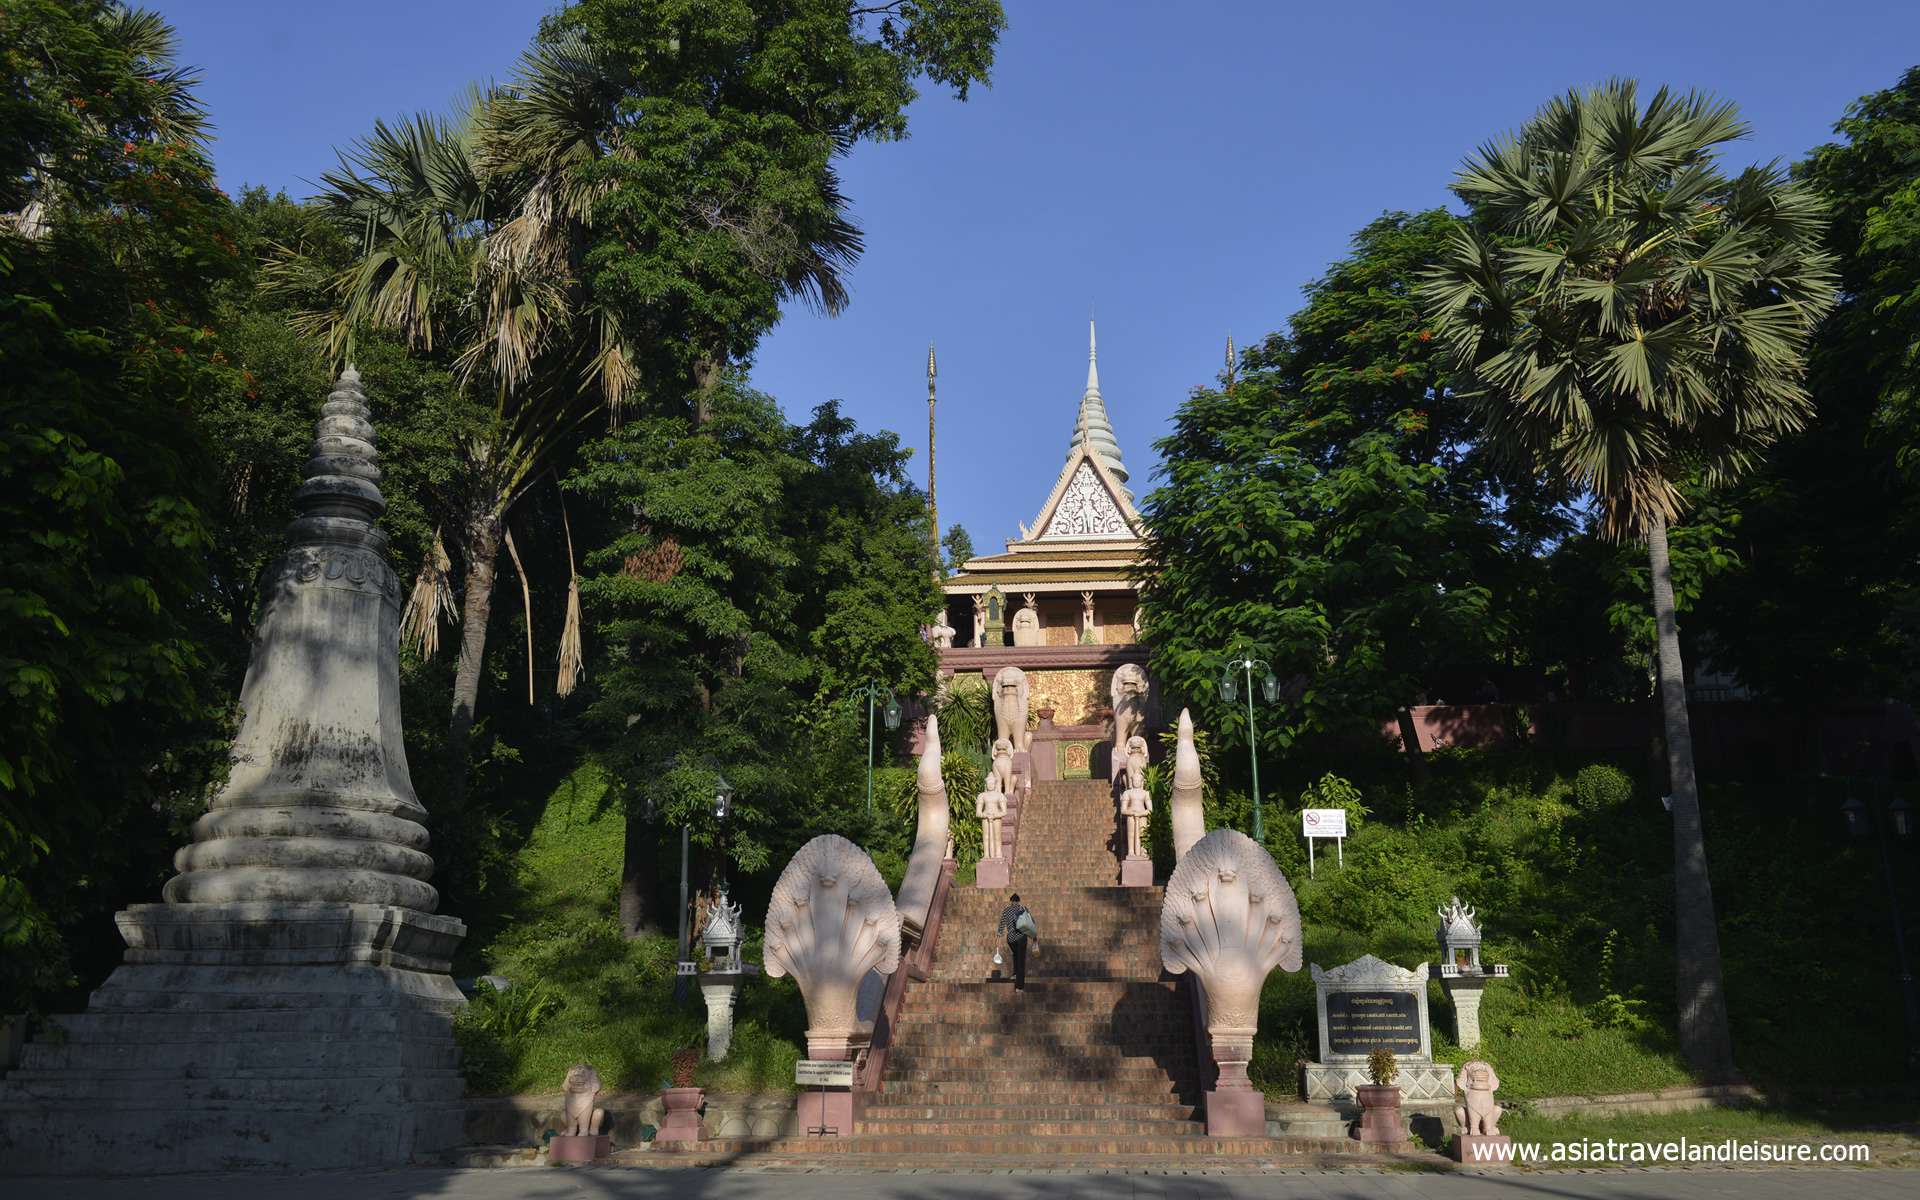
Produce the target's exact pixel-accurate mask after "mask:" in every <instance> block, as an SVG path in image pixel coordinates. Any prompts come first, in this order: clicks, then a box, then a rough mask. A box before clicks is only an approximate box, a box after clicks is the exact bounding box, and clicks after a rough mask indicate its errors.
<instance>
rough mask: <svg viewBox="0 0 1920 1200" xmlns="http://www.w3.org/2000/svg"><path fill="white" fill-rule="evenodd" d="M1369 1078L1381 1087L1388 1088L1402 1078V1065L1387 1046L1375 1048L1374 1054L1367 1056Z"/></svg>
mask: <svg viewBox="0 0 1920 1200" xmlns="http://www.w3.org/2000/svg"><path fill="white" fill-rule="evenodd" d="M1367 1078H1368V1079H1371V1080H1373V1082H1374V1083H1375V1084H1376V1085H1378V1086H1380V1087H1386V1086H1387V1085H1388V1084H1390V1083H1392V1082H1393V1081H1394V1080H1396V1079H1398V1078H1400V1063H1399V1061H1398V1060H1397V1059H1395V1058H1394V1056H1393V1051H1391V1050H1389V1049H1387V1048H1386V1047H1385V1046H1375V1047H1374V1048H1373V1052H1372V1053H1370V1054H1368V1055H1367Z"/></svg>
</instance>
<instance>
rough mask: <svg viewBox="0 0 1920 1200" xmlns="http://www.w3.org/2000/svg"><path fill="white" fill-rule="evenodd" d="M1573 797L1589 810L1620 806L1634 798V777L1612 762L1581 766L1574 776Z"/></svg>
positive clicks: (1577, 802)
mask: <svg viewBox="0 0 1920 1200" xmlns="http://www.w3.org/2000/svg"><path fill="white" fill-rule="evenodd" d="M1573 798H1574V802H1575V803H1576V804H1578V805H1579V806H1580V807H1581V808H1583V809H1586V810H1587V811H1589V812H1594V811H1603V810H1606V809H1610V808H1618V807H1620V806H1621V805H1623V804H1625V803H1627V801H1629V800H1631V799H1633V777H1632V776H1631V775H1628V774H1627V773H1626V772H1625V771H1622V770H1621V769H1620V768H1619V767H1616V766H1614V765H1613V764H1611V763H1594V764H1593V765H1592V766H1587V767H1581V768H1580V773H1579V774H1577V775H1575V776H1574V777H1573Z"/></svg>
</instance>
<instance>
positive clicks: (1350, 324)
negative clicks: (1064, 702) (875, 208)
mask: <svg viewBox="0 0 1920 1200" xmlns="http://www.w3.org/2000/svg"><path fill="white" fill-rule="evenodd" d="M1452 224H1453V219H1452V218H1451V217H1449V216H1447V214H1445V213H1444V212H1440V211H1432V212H1426V213H1421V214H1418V215H1415V216H1408V215H1405V214H1393V215H1389V216H1385V217H1382V218H1381V219H1379V220H1377V221H1375V222H1373V223H1372V224H1370V225H1368V226H1367V227H1366V228H1365V229H1363V230H1361V231H1360V232H1359V233H1358V234H1357V235H1356V236H1355V238H1354V242H1353V253H1352V255H1351V256H1350V257H1348V258H1346V259H1344V260H1342V261H1340V262H1338V263H1336V264H1335V265H1334V266H1333V267H1332V268H1331V269H1330V270H1329V271H1328V273H1327V274H1326V275H1325V276H1323V277H1322V278H1320V279H1319V280H1316V281H1315V282H1314V283H1313V284H1311V285H1310V286H1309V287H1308V289H1307V305H1306V307H1305V308H1303V309H1302V310H1301V311H1300V312H1298V313H1296V314H1295V315H1294V316H1293V318H1292V320H1291V321H1290V323H1289V327H1288V331H1287V332H1285V333H1276V334H1273V335H1271V336H1269V337H1268V338H1267V339H1266V340H1265V341H1264V342H1263V343H1261V344H1259V345H1257V346H1254V347H1251V348H1249V349H1248V351H1247V352H1246V354H1245V356H1244V364H1243V369H1242V370H1241V372H1240V373H1239V376H1238V378H1237V379H1236V380H1235V381H1234V382H1233V383H1232V385H1231V386H1230V387H1223V388H1219V389H1206V390H1199V391H1196V392H1195V393H1194V394H1193V396H1192V397H1191V398H1189V399H1188V400H1187V401H1186V402H1185V403H1184V404H1183V405H1181V407H1180V410H1179V412H1178V413H1176V414H1175V417H1174V432H1173V434H1172V435H1171V436H1169V437H1167V438H1166V439H1165V440H1163V441H1162V442H1161V443H1160V451H1161V454H1162V456H1163V458H1164V462H1165V471H1166V483H1165V485H1164V486H1163V487H1161V488H1158V489H1156V490H1155V491H1154V492H1153V493H1151V494H1150V495H1149V496H1148V497H1147V499H1146V503H1145V515H1146V517H1147V523H1148V526H1149V528H1150V529H1151V531H1152V533H1151V536H1150V537H1149V540H1148V544H1147V545H1148V549H1147V556H1148V559H1149V562H1150V563H1151V567H1150V569H1149V573H1148V575H1147V578H1146V580H1145V581H1144V585H1143V590H1142V600H1143V603H1144V605H1145V606H1146V611H1147V620H1146V622H1145V632H1146V639H1147V642H1148V644H1149V646H1150V647H1151V649H1152V653H1153V671H1154V674H1155V677H1156V678H1159V679H1161V680H1163V681H1165V682H1166V685H1167V686H1168V688H1169V690H1170V691H1171V692H1172V693H1174V694H1177V695H1179V696H1181V697H1182V698H1183V702H1184V703H1191V704H1193V705H1194V706H1195V708H1196V715H1197V717H1198V719H1199V721H1200V723H1201V724H1202V725H1203V726H1204V727H1205V728H1207V729H1208V730H1210V731H1213V733H1214V735H1215V737H1216V740H1217V741H1224V742H1231V741H1233V740H1235V739H1238V740H1239V741H1240V742H1241V744H1242V745H1244V744H1245V738H1246V721H1247V714H1246V708H1245V705H1244V703H1238V704H1236V703H1228V702H1225V701H1222V700H1221V699H1219V697H1218V695H1217V693H1216V690H1215V685H1216V683H1217V681H1218V679H1219V677H1220V674H1221V670H1222V665H1223V663H1224V661H1225V660H1226V658H1227V657H1229V655H1235V654H1237V653H1238V652H1241V651H1246V652H1250V653H1252V654H1253V655H1254V656H1256V657H1260V658H1264V659H1266V660H1268V661H1270V662H1271V663H1272V664H1273V666H1274V669H1275V671H1276V672H1277V673H1278V674H1279V675H1280V676H1281V677H1282V678H1283V679H1288V678H1291V679H1293V680H1295V681H1296V682H1295V683H1294V684H1293V686H1292V687H1290V689H1289V693H1290V694H1289V698H1288V699H1287V700H1285V701H1283V702H1282V703H1281V704H1280V705H1278V706H1276V707H1272V708H1267V709H1266V710H1265V711H1264V712H1263V713H1262V714H1261V715H1260V717H1259V727H1260V734H1261V742H1262V747H1261V749H1262V753H1263V755H1278V754H1282V753H1284V752H1286V751H1287V750H1288V749H1289V748H1290V747H1293V746H1294V745H1295V743H1296V742H1297V741H1298V740H1299V739H1302V738H1306V739H1309V741H1310V742H1311V743H1313V744H1316V745H1318V746H1319V747H1321V748H1323V749H1324V748H1325V747H1327V746H1330V745H1333V744H1336V743H1341V744H1346V745H1351V744H1353V742H1354V741H1355V740H1356V739H1358V740H1360V741H1361V742H1362V743H1363V744H1364V743H1365V742H1366V741H1368V740H1372V741H1374V742H1376V743H1377V741H1378V735H1379V730H1380V727H1381V724H1382V722H1383V720H1385V719H1387V718H1388V717H1389V716H1390V715H1391V714H1392V712H1393V711H1394V710H1395V709H1396V708H1398V707H1399V706H1400V705H1403V704H1406V703H1408V702H1409V701H1410V700H1412V699H1413V697H1414V695H1415V694H1416V692H1418V691H1419V690H1420V689H1421V688H1422V687H1423V686H1431V685H1430V684H1429V682H1428V681H1429V680H1430V679H1431V678H1432V677H1433V676H1434V675H1435V674H1436V673H1438V672H1441V671H1444V670H1446V669H1448V668H1459V669H1467V670H1474V671H1476V672H1478V671H1482V670H1484V668H1485V664H1487V663H1489V662H1491V661H1493V660H1494V659H1495V657H1496V656H1497V654H1498V652H1499V651H1500V650H1501V649H1503V648H1504V646H1505V645H1506V643H1507V641H1508V640H1509V639H1510V638H1511V637H1512V636H1514V632H1513V630H1514V624H1515V615H1514V614H1515V610H1516V609H1517V608H1519V607H1521V601H1522V600H1524V598H1525V597H1526V595H1527V594H1528V591H1529V588H1530V587H1531V584H1530V583H1529V573H1530V572H1532V571H1533V570H1534V566H1533V563H1532V558H1531V556H1532V554H1533V552H1534V551H1536V550H1537V549H1538V548H1539V546H1540V545H1541V544H1542V543H1543V542H1544V541H1545V540H1546V539H1548V538H1550V537H1553V536H1556V535H1558V534H1559V533H1561V532H1563V531H1564V530H1565V528H1566V517H1565V515H1564V514H1563V513H1562V512H1560V510H1559V509H1558V507H1557V506H1556V505H1555V504H1554V503H1553V497H1552V495H1551V494H1550V493H1548V492H1545V491H1543V490H1542V489H1540V488H1538V487H1536V486H1534V485H1532V484H1531V483H1530V482H1527V483H1523V485H1522V486H1518V487H1515V486H1513V485H1510V484H1509V483H1507V482H1506V481H1505V480H1502V479H1501V478H1500V477H1499V476H1498V474H1497V473H1496V472H1495V471H1494V470H1493V469H1492V467H1491V464H1490V463H1489V462H1488V461H1487V456H1486V455H1485V454H1484V453H1482V452H1481V451H1480V450H1479V449H1478V448H1477V447H1476V446H1475V444H1474V442H1473V441H1472V439H1471V437H1470V414H1469V412H1468V410H1467V408H1466V406H1465V405H1464V404H1462V403H1461V402H1460V401H1459V400H1457V399H1456V398H1455V397H1454V396H1453V395H1452V394H1451V393H1450V392H1449V390H1448V388H1447V384H1446V381H1445V378H1444V372H1443V371H1442V370H1441V368H1440V365H1439V364H1438V362H1437V361H1436V357H1437V356H1436V354H1435V347H1434V345H1433V343H1432V334H1431V332H1430V331H1429V330H1428V328H1427V325H1426V318H1425V316H1424V314H1423V313H1422V312H1421V311H1420V309H1419V307H1418V305H1417V304H1416V303H1415V300H1414V296H1413V287H1414V284H1415V281H1416V279H1417V277H1418V274H1419V272H1420V271H1421V270H1422V269H1423V268H1424V267H1426V266H1427V265H1429V264H1431V263H1432V262H1433V261H1434V260H1435V259H1436V258H1437V256H1438V255H1439V254H1440V253H1441V252H1442V250H1443V249H1444V247H1445V243H1446V238H1447V236H1448V231H1449V230H1450V228H1451V226H1452ZM1476 677H1477V676H1476ZM1303 749H1304V747H1303ZM1221 761H1222V763H1223V764H1227V765H1228V769H1229V770H1231V771H1238V770H1239V767H1238V766H1237V765H1235V759H1234V757H1233V755H1231V754H1223V756H1222V759H1221Z"/></svg>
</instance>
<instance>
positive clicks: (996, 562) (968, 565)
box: [944, 326, 1146, 593]
mask: <svg viewBox="0 0 1920 1200" xmlns="http://www.w3.org/2000/svg"><path fill="white" fill-rule="evenodd" d="M1145 534H1146V525H1145V523H1144V522H1143V521H1142V520H1141V519H1140V513H1139V511H1138V510H1137V509H1135V508H1134V506H1133V493H1132V492H1130V491H1128V490H1127V468H1126V464H1125V463H1124V462H1122V461H1121V458H1120V444H1119V442H1118V441H1117V440H1115V438H1114V436H1113V423H1112V422H1111V421H1109V420H1108V419H1107V406H1106V401H1105V400H1104V399H1102V397H1101V395H1100V365H1099V344H1098V342H1097V341H1096V340H1095V334H1094V331H1093V329H1092V327H1091V326H1089V328H1088V331H1087V386H1086V390H1085V391H1084V392H1083V393H1082V394H1081V397H1080V412H1079V416H1078V418H1077V419H1076V422H1075V425H1074V435H1073V444H1072V445H1071V446H1069V447H1068V449H1067V461H1066V463H1065V464H1064V465H1063V466H1062V467H1061V468H1060V474H1059V477H1058V478H1056V479H1055V480H1054V484H1053V489H1052V490H1051V491H1050V492H1048V494H1047V498H1046V500H1045V501H1044V502H1043V503H1042V504H1041V505H1040V510H1039V512H1038V514H1037V515H1036V516H1035V517H1034V520H1033V524H1032V526H1030V527H1029V526H1026V525H1022V526H1021V527H1020V536H1019V537H1018V538H1016V539H1012V540H1009V541H1008V542H1007V552H1006V553H1005V554H993V555H985V556H979V557H975V558H971V559H968V560H967V561H966V562H965V563H964V564H962V565H961V568H960V570H959V571H957V572H956V573H955V574H954V575H952V576H951V577H950V578H948V579H947V580H946V581H945V584H944V586H945V588H946V590H947V591H948V592H949V593H973V592H982V591H985V590H986V589H987V588H988V587H989V586H992V585H995V584H998V585H999V586H1000V587H1001V588H1002V589H1003V590H1006V591H1009V592H1014V591H1032V590H1040V589H1047V590H1061V589H1067V588H1076V589H1078V590H1083V591H1084V590H1109V589H1117V588H1128V589H1130V588H1132V586H1133V582H1132V581H1133V578H1134V576H1135V574H1136V572H1137V570H1138V563H1139V558H1140V543H1141V539H1142V538H1143V537H1144V536H1145Z"/></svg>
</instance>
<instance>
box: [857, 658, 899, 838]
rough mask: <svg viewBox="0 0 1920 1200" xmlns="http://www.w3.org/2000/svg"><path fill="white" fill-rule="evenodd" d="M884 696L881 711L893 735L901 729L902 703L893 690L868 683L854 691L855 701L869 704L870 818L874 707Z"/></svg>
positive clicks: (869, 814) (868, 784) (870, 808)
mask: <svg viewBox="0 0 1920 1200" xmlns="http://www.w3.org/2000/svg"><path fill="white" fill-rule="evenodd" d="M882 696H885V697H886V698H887V703H886V707H885V708H883V709H882V710H881V716H882V717H883V718H884V719H885V721H886V723H887V732H888V733H892V732H893V731H894V730H896V729H898V728H900V701H898V700H896V699H895V698H894V695H893V689H892V688H890V687H883V686H882V685H880V684H877V683H868V684H862V685H861V686H859V687H857V688H855V689H854V691H853V698H854V699H856V700H858V699H861V698H862V697H864V698H865V699H866V702H867V815H868V816H869V817H871V816H872V815H873V706H874V705H875V704H876V703H878V702H879V700H880V698H881V697H882Z"/></svg>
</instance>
